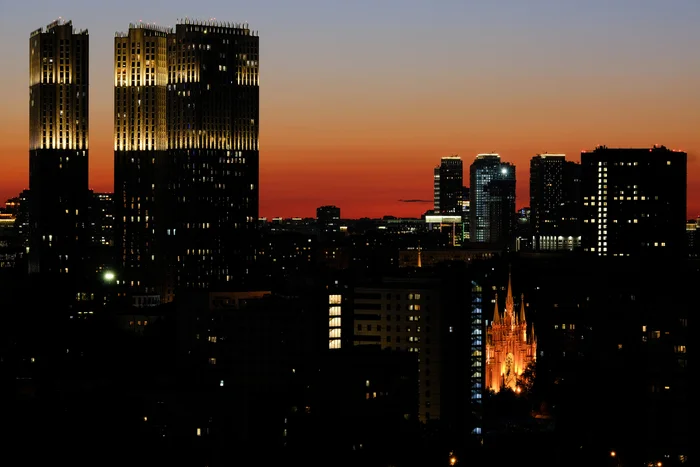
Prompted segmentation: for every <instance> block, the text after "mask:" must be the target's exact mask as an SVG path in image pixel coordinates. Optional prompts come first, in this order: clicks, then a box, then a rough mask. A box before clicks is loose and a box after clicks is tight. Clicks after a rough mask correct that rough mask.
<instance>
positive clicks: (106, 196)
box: [90, 193, 115, 273]
mask: <svg viewBox="0 0 700 467" xmlns="http://www.w3.org/2000/svg"><path fill="white" fill-rule="evenodd" d="M90 230H91V239H92V245H91V248H92V252H91V254H90V256H91V257H92V262H91V263H92V265H93V267H94V268H95V270H96V272H99V271H106V270H109V272H111V273H114V266H115V257H114V253H115V248H114V196H113V194H112V193H93V194H92V204H91V206H90Z"/></svg>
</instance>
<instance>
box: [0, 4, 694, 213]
mask: <svg viewBox="0 0 700 467" xmlns="http://www.w3.org/2000/svg"><path fill="white" fill-rule="evenodd" d="M58 17H62V18H64V19H72V20H73V24H74V26H75V27H77V28H79V29H84V28H87V29H88V30H89V32H90V185H91V188H93V189H95V190H98V191H111V190H112V180H113V178H112V177H113V145H112V128H113V83H114V81H113V49H114V33H115V32H116V31H126V30H127V29H128V25H129V23H130V22H138V21H140V20H141V21H143V22H149V23H156V24H160V25H164V26H167V25H174V24H175V23H176V21H177V20H178V19H179V18H185V17H189V18H197V19H209V18H216V19H217V20H221V21H230V22H248V23H249V25H250V27H251V29H255V30H258V31H259V33H260V47H261V52H260V67H261V85H260V99H261V105H260V113H261V115H260V124H261V135H260V147H261V151H260V161H261V162H260V174H261V175H260V187H261V200H260V215H261V216H267V217H273V216H284V217H290V216H314V215H315V208H316V207H317V206H320V205H324V204H335V205H337V206H340V207H341V210H342V211H341V212H342V215H343V217H360V216H371V217H375V216H382V215H385V214H391V215H397V216H419V215H420V214H421V213H422V212H424V211H425V210H426V209H429V208H431V207H432V204H431V203H402V202H399V200H400V199H426V200H430V199H432V168H433V167H434V166H435V165H437V164H438V163H439V160H440V157H442V156H447V155H452V154H458V155H460V156H462V158H463V159H464V161H465V185H468V181H467V179H468V166H469V164H470V163H471V161H472V160H473V158H474V157H475V155H476V154H477V153H480V152H492V151H493V152H498V153H500V154H501V157H502V158H503V159H504V160H506V161H510V162H513V163H515V164H516V166H517V179H518V182H517V187H518V200H517V203H518V206H526V205H528V204H529V198H528V197H529V194H528V193H529V192H528V189H529V187H528V178H529V160H530V158H531V157H532V156H533V155H535V154H538V153H543V152H550V153H565V154H567V156H568V157H569V158H570V159H572V160H579V159H580V152H581V150H584V149H593V148H594V147H595V146H597V145H600V144H605V145H607V146H609V147H617V146H625V147H630V146H639V147H648V146H651V145H654V144H664V145H666V146H668V147H671V148H674V149H682V150H685V151H687V152H688V154H689V164H688V212H689V215H690V216H696V215H698V214H700V161H698V157H697V156H698V154H699V153H700V87H699V83H700V53H698V49H699V47H700V28H699V27H698V24H700V1H698V0H663V1H662V0H656V1H651V0H615V1H612V0H606V1H603V0H587V1H580V0H529V1H523V0H491V1H487V0H479V1H469V0H460V1H456V0H433V1H422V0H421V1H418V0H402V1H399V0H375V1H369V0H355V1H352V2H350V1H332V0H326V1H321V0H297V1H294V2H292V1H282V0H257V1H250V2H224V1H221V0H209V1H200V2H184V1H182V0H171V1H168V2H164V1H147V2H144V1H141V2H136V1H133V0H123V1H120V2H104V3H103V2H90V1H87V0H64V1H61V2H57V1H47V0H40V1H36V2H14V1H12V2H11V1H9V0H0V43H1V44H3V47H1V48H0V64H1V65H2V74H1V75H0V102H2V110H3V111H2V112H0V200H3V201H4V199H6V198H9V197H11V196H14V195H16V194H17V193H18V192H19V191H21V190H22V189H24V188H26V187H27V186H28V165H29V163H28V108H29V104H28V96H29V91H28V74H29V72H28V67H29V54H28V50H29V34H30V32H31V31H33V30H35V29H37V28H39V27H42V26H45V25H46V24H48V23H50V22H51V21H53V20H54V19H56V18H58Z"/></svg>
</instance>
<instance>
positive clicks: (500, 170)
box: [469, 154, 515, 244]
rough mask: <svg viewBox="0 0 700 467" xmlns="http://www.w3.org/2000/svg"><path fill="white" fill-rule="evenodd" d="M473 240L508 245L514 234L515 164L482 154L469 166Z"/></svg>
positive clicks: (495, 156)
mask: <svg viewBox="0 0 700 467" xmlns="http://www.w3.org/2000/svg"><path fill="white" fill-rule="evenodd" d="M469 173H470V187H469V196H470V198H471V199H470V213H471V218H470V222H469V230H470V233H469V239H470V241H471V242H485V243H498V244H509V243H510V242H511V240H512V239H513V235H514V234H515V166H514V165H512V164H510V163H508V162H501V156H499V155H498V154H479V155H478V156H476V159H475V160H474V162H473V163H472V165H471V166H470V168H469Z"/></svg>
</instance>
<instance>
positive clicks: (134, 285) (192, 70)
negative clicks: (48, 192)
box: [114, 20, 259, 301]
mask: <svg viewBox="0 0 700 467" xmlns="http://www.w3.org/2000/svg"><path fill="white" fill-rule="evenodd" d="M258 44H259V39H258V36H257V34H256V33H255V32H254V31H251V30H250V29H249V28H248V26H247V25H246V24H230V23H222V22H217V21H194V20H184V21H183V22H181V23H179V24H177V25H176V26H175V28H174V29H168V28H162V27H156V26H150V25H144V24H132V25H130V27H129V32H128V33H118V34H117V37H116V38H115V94H114V99H115V128H114V131H115V138H114V145H115V146H114V150H115V174H114V180H115V210H116V214H115V217H116V223H115V224H116V225H115V237H116V239H117V245H118V248H119V255H120V260H121V269H122V271H120V272H121V273H122V274H123V276H122V279H123V280H124V281H125V283H126V285H127V286H128V287H129V288H130V294H131V295H134V294H147V295H150V294H155V295H160V296H161V297H162V299H164V300H165V301H168V300H169V299H170V298H172V295H173V292H174V291H175V290H187V289H216V290H220V291H222V290H229V289H237V288H241V287H246V286H245V285H244V284H245V281H246V279H247V278H248V277H249V274H250V273H251V269H252V268H251V266H252V263H253V261H254V258H255V228H256V222H257V218H258V178H259V177H258V172H259V156H258V149H259V148H258V125H259V87H258V86H259V73H258V70H259V65H258V60H259V58H258ZM155 295H154V296H155Z"/></svg>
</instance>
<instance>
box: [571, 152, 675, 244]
mask: <svg viewBox="0 0 700 467" xmlns="http://www.w3.org/2000/svg"><path fill="white" fill-rule="evenodd" d="M687 165H688V162H687V155H686V153H684V152H681V151H673V150H670V149H667V148H665V147H663V146H654V147H652V148H643V149H626V148H624V149H612V148H607V147H605V146H601V147H598V148H596V149H595V150H593V151H587V152H583V153H582V154H581V167H582V181H581V186H582V188H581V191H582V195H583V206H582V213H583V216H582V217H583V223H582V224H581V228H582V237H583V238H582V243H583V248H584V250H585V251H587V252H590V253H593V254H595V255H598V256H637V257H638V256H651V257H667V258H671V257H681V256H683V254H684V251H685V248H686V234H685V225H686V203H687V200H686V194H687V170H688V168H687Z"/></svg>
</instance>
